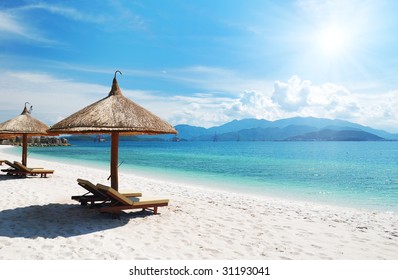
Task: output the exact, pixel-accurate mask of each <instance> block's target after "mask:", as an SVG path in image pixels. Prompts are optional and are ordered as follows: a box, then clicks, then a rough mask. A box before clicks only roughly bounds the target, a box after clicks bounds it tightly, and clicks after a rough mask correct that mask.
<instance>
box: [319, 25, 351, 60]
mask: <svg viewBox="0 0 398 280" xmlns="http://www.w3.org/2000/svg"><path fill="white" fill-rule="evenodd" d="M319 43H320V47H321V49H322V50H323V51H324V52H326V53H328V54H337V53H340V52H342V51H344V48H345V47H346V44H347V36H346V34H345V32H344V30H343V29H341V28H337V27H328V28H325V29H324V30H322V31H321V33H320V37H319Z"/></svg>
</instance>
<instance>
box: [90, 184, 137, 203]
mask: <svg viewBox="0 0 398 280" xmlns="http://www.w3.org/2000/svg"><path fill="white" fill-rule="evenodd" d="M96 187H97V189H99V190H102V191H105V192H106V193H107V194H108V195H109V196H110V197H112V198H114V199H115V200H117V201H119V202H121V203H123V204H125V205H133V202H132V201H131V200H130V199H128V198H127V197H126V196H124V195H122V194H121V193H119V192H118V191H116V190H114V189H113V188H110V187H107V186H104V185H101V184H97V186H96Z"/></svg>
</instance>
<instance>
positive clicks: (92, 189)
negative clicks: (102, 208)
mask: <svg viewBox="0 0 398 280" xmlns="http://www.w3.org/2000/svg"><path fill="white" fill-rule="evenodd" d="M77 183H78V184H79V185H80V186H81V187H83V188H85V189H86V190H87V193H85V194H83V195H74V196H72V197H71V198H72V199H73V200H76V201H78V202H80V204H81V205H87V203H88V202H90V203H91V206H94V205H95V202H101V203H103V202H107V201H110V200H111V198H110V197H109V196H108V195H105V194H104V192H101V191H99V190H98V189H97V186H96V185H94V184H93V183H91V182H90V181H88V180H84V179H77ZM123 195H125V196H127V197H139V196H142V194H141V193H140V192H134V193H124V194H123Z"/></svg>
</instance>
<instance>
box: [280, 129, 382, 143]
mask: <svg viewBox="0 0 398 280" xmlns="http://www.w3.org/2000/svg"><path fill="white" fill-rule="evenodd" d="M382 140H385V139H384V138H381V137H379V136H377V135H374V134H371V133H368V132H364V131H360V130H331V129H324V130H320V131H315V132H308V133H305V134H303V135H297V136H293V137H289V138H287V139H286V141H382Z"/></svg>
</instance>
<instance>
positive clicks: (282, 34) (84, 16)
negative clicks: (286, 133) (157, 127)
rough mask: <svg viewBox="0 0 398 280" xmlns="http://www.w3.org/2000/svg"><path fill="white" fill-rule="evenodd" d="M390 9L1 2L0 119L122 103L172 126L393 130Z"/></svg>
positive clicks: (397, 41)
mask: <svg viewBox="0 0 398 280" xmlns="http://www.w3.org/2000/svg"><path fill="white" fill-rule="evenodd" d="M397 10H398V3H397V1H392V0H391V1H385V0H376V1H367V0H362V1H357V0H349V1H343V0H335V1H315V0H296V1H293V0H292V1H265V0H251V1H244V0H218V1H214V0H211V1H210V0H201V1H199V0H197V1H194V0H192V1H187V0H185V1H183V0H180V1H177V0H167V1H161V0H157V1H155V0H146V1H134V0H109V1H107V0H103V1H94V0H92V1H91V0H90V1H89V0H69V1H66V0H65V1H57V0H54V1H33V0H32V1H31V0H24V1H19V0H14V1H7V0H3V1H0V71H1V75H0V98H1V103H0V122H1V121H5V120H7V119H9V118H11V117H14V116H15V115H17V114H19V113H20V112H21V111H22V108H23V106H24V103H25V102H30V104H31V105H33V112H32V114H33V116H34V117H36V118H38V119H40V120H42V121H43V122H45V123H47V124H48V125H51V124H54V123H55V122H57V121H59V120H61V119H62V118H65V117H67V116H69V115H70V114H72V113H74V112H75V111H77V110H79V109H81V108H83V107H85V106H87V105H89V104H91V103H93V102H95V101H97V100H99V99H101V98H103V97H105V96H106V95H107V94H108V92H109V90H110V86H111V82H112V78H113V73H114V71H115V70H120V71H121V72H122V73H123V75H122V76H118V81H119V86H120V87H121V89H122V91H123V93H124V95H126V96H127V97H129V98H130V99H132V100H133V101H135V102H137V103H138V104H140V105H142V106H144V107H146V108H147V109H149V110H150V111H152V112H154V113H155V114H157V115H159V116H160V117H162V118H163V119H165V120H167V121H169V122H170V123H171V124H173V125H176V124H182V123H185V124H191V125H198V126H205V127H210V126H214V125H219V124H222V123H225V122H228V121H231V120H233V119H242V118H264V119H268V120H276V119H281V118H287V117H294V116H313V117H324V118H332V119H334V118H338V119H344V120H348V121H353V122H358V123H360V124H363V125H368V126H372V127H375V128H380V129H385V130H387V131H390V132H398V109H397V108H398V63H397V62H398V51H397V46H398V36H397V35H398V34H397V30H398V19H397V17H396V11H397Z"/></svg>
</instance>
